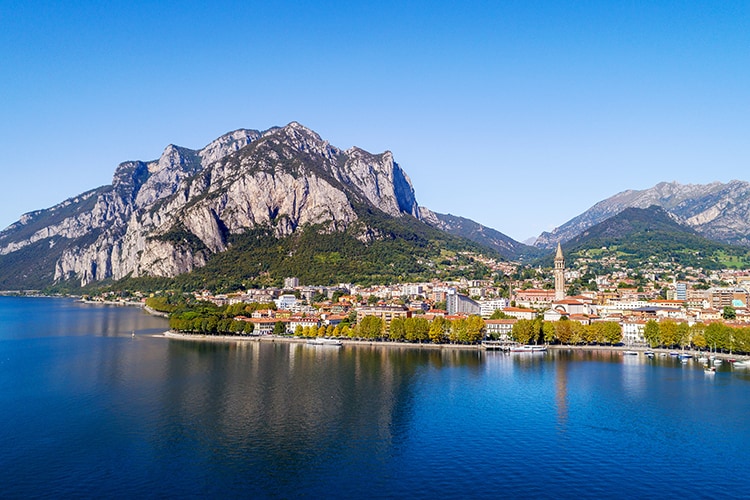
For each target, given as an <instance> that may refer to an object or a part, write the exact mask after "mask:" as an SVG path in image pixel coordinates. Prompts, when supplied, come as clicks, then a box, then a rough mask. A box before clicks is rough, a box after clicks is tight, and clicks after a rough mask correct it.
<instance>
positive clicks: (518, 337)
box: [511, 319, 537, 344]
mask: <svg viewBox="0 0 750 500" xmlns="http://www.w3.org/2000/svg"><path fill="white" fill-rule="evenodd" d="M536 334H537V325H536V321H534V320H531V319H519V320H518V321H516V324H515V325H513V330H512V332H511V336H512V337H513V340H515V341H516V342H518V343H519V344H529V343H530V342H532V339H534V338H535V337H536Z"/></svg>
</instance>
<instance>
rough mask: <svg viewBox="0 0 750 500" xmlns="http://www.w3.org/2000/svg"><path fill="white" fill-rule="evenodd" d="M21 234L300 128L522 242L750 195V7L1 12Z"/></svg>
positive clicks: (201, 7)
mask: <svg viewBox="0 0 750 500" xmlns="http://www.w3.org/2000/svg"><path fill="white" fill-rule="evenodd" d="M0 118H1V119H0V169H1V173H2V182H1V183H0V186H1V187H0V189H1V191H0V226H2V227H5V226H7V225H8V224H10V223H12V222H14V221H15V220H17V219H18V218H19V216H20V215H21V214H22V213H25V212H28V211H31V210H35V209H39V208H46V207H49V206H51V205H54V204H56V203H58V202H60V201H62V200H64V199H66V198H68V197H70V196H74V195H76V194H79V193H81V192H83V191H86V190H88V189H91V188H94V187H97V186H99V185H103V184H109V183H110V182H111V177H112V173H113V172H114V169H115V167H116V166H117V164H118V163H120V162H122V161H125V160H131V159H141V160H151V159H155V158H158V157H159V155H160V154H161V152H162V150H163V149H164V147H165V146H166V145H167V144H170V143H174V144H177V145H180V146H185V147H189V148H196V149H197V148H200V147H202V146H204V145H205V144H207V143H208V142H210V141H211V140H212V139H214V138H216V137H217V136H219V135H221V134H223V133H225V132H228V131H230V130H234V129H237V128H255V129H261V130H263V129H267V128H269V127H271V126H274V125H284V124H286V123H288V122H290V121H299V122H300V123H302V124H304V125H306V126H308V127H310V128H312V129H313V130H315V131H317V132H318V133H319V134H320V135H321V136H322V137H323V138H324V139H327V140H328V141H330V142H331V143H332V144H334V145H336V146H338V147H342V148H348V147H350V146H354V145H356V146H359V147H362V148H364V149H366V150H368V151H371V152H381V151H384V150H386V149H387V150H391V151H393V153H394V155H395V158H396V161H398V162H399V163H400V164H401V165H402V167H403V168H404V169H405V170H406V172H407V173H408V174H409V176H410V177H411V180H412V182H413V184H414V187H415V189H416V193H417V200H418V202H419V203H420V205H423V206H426V207H429V208H431V209H433V210H435V211H439V212H445V213H452V214H455V215H462V216H465V217H469V218H472V219H474V220H476V221H478V222H481V223H483V224H485V225H488V226H491V227H493V228H495V229H498V230H499V231H502V232H504V233H506V234H508V235H509V236H512V237H514V238H516V239H519V240H521V239H525V238H528V237H529V236H536V235H538V234H539V233H540V232H541V231H543V230H548V229H551V228H552V227H554V226H557V225H560V224H562V223H564V222H566V221H567V220H568V219H570V218H572V217H574V216H575V215H578V214H579V213H580V212H582V211H584V210H585V209H587V208H588V207H590V206H591V205H592V204H594V203H596V202H597V201H599V200H601V199H604V198H606V197H608V196H611V195H613V194H615V193H617V192H619V191H622V190H625V189H643V188H648V187H651V186H653V185H654V184H656V183H657V182H660V181H673V180H676V181H679V182H682V183H707V182H712V181H724V182H726V181H729V180H731V179H735V178H737V179H742V180H750V175H748V173H747V172H748V167H750V2H747V1H739V2H736V1H714V2H711V1H708V2H684V1H683V2H677V1H675V2H665V1H662V2H630V1H623V2H605V1H575V2H566V1H549V2H544V1H531V0H522V1H487V2H466V1H461V2H458V1H455V2H436V1H424V2H421V1H410V2H387V1H380V2H372V3H362V2H353V1H345V2H337V1H317V2H248V1H242V2H233V1H225V2H195V1H185V0H183V1H179V2H95V1H91V2H65V1H61V2H35V1H8V0H0Z"/></svg>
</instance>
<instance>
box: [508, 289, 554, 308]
mask: <svg viewBox="0 0 750 500" xmlns="http://www.w3.org/2000/svg"><path fill="white" fill-rule="evenodd" d="M513 293H514V295H515V299H516V304H517V305H519V306H523V307H548V306H549V305H550V304H551V303H552V301H553V300H555V291H554V290H541V289H539V288H528V289H526V290H514V292H513Z"/></svg>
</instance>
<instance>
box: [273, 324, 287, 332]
mask: <svg viewBox="0 0 750 500" xmlns="http://www.w3.org/2000/svg"><path fill="white" fill-rule="evenodd" d="M285 333H286V324H284V322H283V321H277V322H276V324H275V325H273V334H274V335H284V334H285Z"/></svg>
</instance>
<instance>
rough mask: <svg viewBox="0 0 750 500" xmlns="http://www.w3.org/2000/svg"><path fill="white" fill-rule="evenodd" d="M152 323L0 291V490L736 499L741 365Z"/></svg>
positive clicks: (742, 427) (745, 470)
mask: <svg viewBox="0 0 750 500" xmlns="http://www.w3.org/2000/svg"><path fill="white" fill-rule="evenodd" d="M165 329H166V321H165V320H163V319H159V318H153V317H150V316H148V315H146V314H145V313H143V312H142V311H141V310H139V309H137V308H118V307H107V306H92V305H84V304H79V303H76V302H74V301H71V300H62V299H23V298H0V497H2V498H18V497H23V498H28V497H40V496H41V497H55V498H59V497H97V498H102V497H106V498H112V497H209V496H211V497H214V496H216V497H218V496H225V497H227V496H228V497H251V498H264V497H271V498H279V497H283V498H289V497H308V498H332V497H338V498H350V497H355V498H362V497H365V498H393V497H409V498H436V497H438V498H505V497H511V498H519V497H523V498H544V497H546V498H572V497H578V498H581V497H583V498H672V497H678V496H683V497H689V498H700V497H705V498H708V497H729V498H748V497H750V468H749V467H750V466H749V464H748V460H750V429H749V427H748V417H750V373H748V371H747V370H741V369H733V368H732V367H730V366H728V365H725V366H724V367H722V369H721V370H720V371H719V372H718V373H716V374H715V375H706V374H705V373H704V372H703V370H702V369H701V368H700V366H699V365H698V363H695V362H691V363H688V364H687V365H684V366H683V365H681V364H680V363H679V362H678V361H674V360H672V359H671V358H669V359H657V360H655V361H649V360H646V359H642V358H641V357H638V358H635V357H632V358H631V357H627V358H623V356H622V355H621V354H619V353H596V354H592V353H583V352H554V353H552V352H551V353H548V354H546V355H538V354H537V355H506V354H502V353H485V352H479V351H455V350H448V349H445V350H429V349H407V348H377V347H370V346H345V347H343V348H333V347H328V346H308V345H303V344H284V343H260V344H259V343H255V342H230V343H210V342H193V341H180V340H169V339H166V338H163V337H160V336H158V334H159V333H161V332H163V331H164V330H165ZM131 332H135V338H132V337H131Z"/></svg>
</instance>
